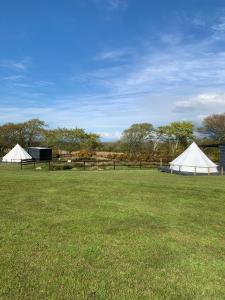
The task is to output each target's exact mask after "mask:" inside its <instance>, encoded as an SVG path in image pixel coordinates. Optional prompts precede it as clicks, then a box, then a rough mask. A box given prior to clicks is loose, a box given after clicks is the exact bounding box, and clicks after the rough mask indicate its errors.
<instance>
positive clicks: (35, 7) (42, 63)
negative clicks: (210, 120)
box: [0, 0, 225, 139]
mask: <svg viewBox="0 0 225 300" xmlns="http://www.w3.org/2000/svg"><path fill="white" fill-rule="evenodd" d="M224 111H225V1H224V0H180V1H175V0H170V1H168V0H157V1H152V0H66V1H62V0H54V1H53V0H48V1H46V0H39V1H34V0H26V1H25V0H20V1H16V0H14V1H12V0H7V1H3V0H0V123H5V122H20V121H24V120H27V119H30V118H36V117H38V118H40V119H43V120H45V121H46V122H47V123H48V124H49V125H50V127H52V128H54V127H58V126H67V127H82V128H85V129H86V130H87V131H92V132H97V133H100V134H101V135H102V137H103V138H105V139H116V138H118V137H119V136H120V133H121V131H122V130H123V129H125V128H127V127H129V126H130V125H131V124H133V123H136V122H150V123H153V124H154V125H155V126H158V125H162V124H166V123H168V122H171V121H174V120H192V121H194V122H195V123H199V122H200V121H201V119H202V118H204V117H205V116H207V115H208V114H210V113H214V112H215V113H218V112H224Z"/></svg>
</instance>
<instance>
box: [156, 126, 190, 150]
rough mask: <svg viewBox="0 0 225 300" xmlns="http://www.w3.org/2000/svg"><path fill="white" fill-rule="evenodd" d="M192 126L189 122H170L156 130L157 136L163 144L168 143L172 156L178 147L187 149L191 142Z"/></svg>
mask: <svg viewBox="0 0 225 300" xmlns="http://www.w3.org/2000/svg"><path fill="white" fill-rule="evenodd" d="M193 130H194V125H193V124H192V123H191V122H186V121H183V122H172V123H171V124H169V125H165V126H160V127H159V128H158V131H159V135H160V137H161V139H162V140H163V141H164V142H168V143H169V145H170V149H171V152H172V153H173V154H174V153H175V152H176V150H177V149H178V147H179V145H180V146H182V147H187V145H188V143H189V142H190V141H192V140H193V138H194V136H193Z"/></svg>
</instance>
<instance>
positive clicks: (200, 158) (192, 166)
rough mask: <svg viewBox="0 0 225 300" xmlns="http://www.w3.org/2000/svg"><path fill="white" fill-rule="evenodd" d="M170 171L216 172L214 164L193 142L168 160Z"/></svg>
mask: <svg viewBox="0 0 225 300" xmlns="http://www.w3.org/2000/svg"><path fill="white" fill-rule="evenodd" d="M170 169H171V170H172V171H180V172H190V173H217V172H218V170H217V165H216V164H214V163H213V162H212V161H211V160H210V159H209V158H208V157H207V156H206V155H205V153H203V152H202V150H201V149H200V148H199V147H198V146H197V144H196V143H195V142H194V143H192V144H191V145H190V146H189V147H188V148H187V149H186V150H185V151H184V152H183V153H182V154H181V155H179V156H178V157H177V158H176V159H174V160H173V161H172V162H170Z"/></svg>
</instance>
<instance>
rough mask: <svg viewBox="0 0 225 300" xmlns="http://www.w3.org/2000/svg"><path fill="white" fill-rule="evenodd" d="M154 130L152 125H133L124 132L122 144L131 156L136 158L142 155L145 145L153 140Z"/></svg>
mask: <svg viewBox="0 0 225 300" xmlns="http://www.w3.org/2000/svg"><path fill="white" fill-rule="evenodd" d="M153 130H154V129H153V126H152V124H149V123H141V124H133V125H132V126H131V127H130V128H128V129H126V130H124V132H123V134H122V138H121V142H122V143H123V144H124V147H125V149H126V150H127V151H128V153H129V154H130V155H131V156H132V155H135V156H136V155H137V154H140V152H141V151H142V148H143V145H144V144H145V143H146V142H147V141H148V140H149V139H150V138H151V136H152V134H153Z"/></svg>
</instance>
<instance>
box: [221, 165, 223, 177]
mask: <svg viewBox="0 0 225 300" xmlns="http://www.w3.org/2000/svg"><path fill="white" fill-rule="evenodd" d="M221 176H223V167H221Z"/></svg>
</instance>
